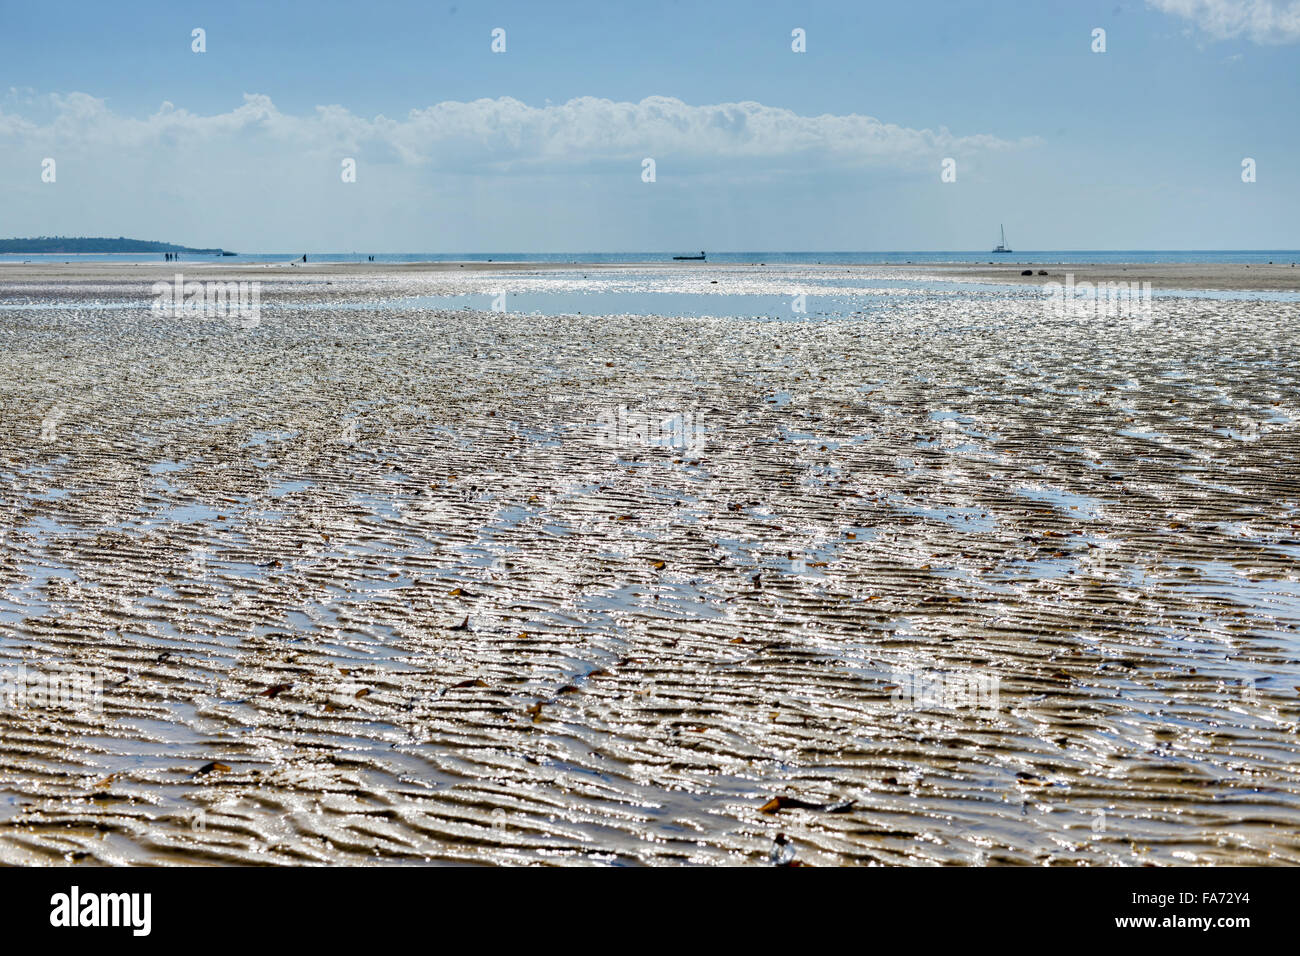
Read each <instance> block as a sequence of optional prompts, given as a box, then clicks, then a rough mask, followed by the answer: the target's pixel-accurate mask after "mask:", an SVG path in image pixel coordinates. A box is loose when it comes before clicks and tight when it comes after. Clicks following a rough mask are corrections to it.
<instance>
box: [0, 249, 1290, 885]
mask: <svg viewBox="0 0 1300 956" xmlns="http://www.w3.org/2000/svg"><path fill="white" fill-rule="evenodd" d="M119 268H120V269H121V270H122V272H123V273H124V272H125V270H126V268H128V267H119ZM101 271H103V270H102V269H101ZM141 271H142V270H139V269H137V270H136V274H135V275H132V276H131V277H130V279H131V281H132V282H134V283H135V285H134V286H128V285H121V286H120V287H115V286H114V283H119V284H120V283H123V282H125V280H124V279H123V278H121V274H112V272H111V270H109V272H108V273H106V275H107V278H93V277H92V278H86V277H84V276H82V277H80V278H77V277H75V276H74V277H72V278H69V279H66V280H65V279H62V278H57V276H58V271H57V269H55V268H52V267H46V273H45V274H44V275H42V274H40V273H39V271H36V272H31V273H24V275H23V276H22V277H21V279H22V281H19V277H17V276H16V275H15V274H11V273H3V274H0V282H2V283H3V284H0V305H3V304H4V303H5V302H9V303H10V304H13V303H15V302H18V301H24V302H26V301H29V300H30V301H31V302H33V303H34V304H37V305H39V304H41V303H45V304H47V305H48V303H51V302H54V303H65V304H64V305H60V306H58V307H53V308H37V307H33V308H10V309H7V310H4V311H0V343H2V344H3V348H2V349H0V471H3V475H4V482H3V485H2V486H0V487H2V489H3V490H2V492H0V512H2V514H0V535H2V537H0V669H9V670H10V671H12V670H13V669H14V668H17V667H19V666H23V667H25V668H26V670H27V672H28V673H29V674H40V673H48V672H49V671H51V670H56V669H60V668H62V669H64V670H66V671H68V672H69V673H74V674H81V675H86V674H90V675H97V676H99V677H102V679H103V685H102V687H103V689H102V700H101V701H100V702H99V703H100V705H101V706H95V705H94V703H93V702H92V703H90V704H87V705H84V706H75V707H71V708H68V707H57V706H39V705H36V704H33V702H32V701H26V702H25V703H24V704H23V705H22V706H16V707H11V708H9V709H3V708H0V739H2V743H0V861H4V862H16V863H39V862H60V861H65V860H72V861H87V862H99V863H123V862H172V863H175V862H186V863H223V862H225V863H250V862H267V863H284V864H302V863H325V862H341V863H364V862H376V863H400V862H413V861H426V860H428V861H469V862H494V863H505V862H509V863H537V862H551V863H570V862H598V861H617V862H633V863H638V862H639V863H684V862H689V863H767V862H769V861H770V860H772V859H776V860H777V861H780V862H786V861H789V860H790V859H791V856H790V854H791V853H792V852H793V854H794V857H793V859H794V861H795V862H800V863H806V864H813V865H826V864H842V863H872V862H878V863H1026V864H1038V863H1080V862H1086V863H1100V864H1109V863H1121V864H1144V863H1157V864H1174V863H1215V864H1227V863H1248V864H1259V863H1290V864H1295V863H1300V765H1298V764H1297V756H1298V752H1300V748H1298V747H1297V721H1298V720H1300V633H1298V632H1297V625H1300V583H1298V582H1300V575H1298V574H1297V556H1298V555H1300V536H1298V535H1297V528H1298V527H1300V481H1298V480H1297V477H1296V475H1297V471H1298V468H1297V461H1298V460H1300V454H1298V453H1300V441H1298V440H1297V423H1296V418H1297V416H1298V411H1297V410H1298V409H1300V392H1298V391H1297V387H1298V385H1300V371H1298V369H1297V363H1296V355H1295V335H1296V329H1295V327H1296V322H1297V318H1298V316H1297V306H1296V305H1295V304H1294V303H1281V302H1248V301H1213V300H1196V299H1176V300H1173V299H1169V300H1166V299H1160V300H1157V303H1156V307H1155V314H1154V316H1153V317H1152V319H1151V321H1149V322H1136V321H1133V320H1127V319H1118V320H1116V319H1110V320H1101V321H1081V322H1080V321H1062V320H1059V319H1051V318H1047V317H1045V316H1044V314H1043V310H1042V305H1041V301H1040V300H1039V299H1038V298H1037V297H1036V295H1035V294H1034V293H1033V292H1031V291H1028V290H1027V291H1026V292H1025V293H1023V294H1020V293H1014V294H1004V293H993V292H988V293H944V294H939V293H935V294H917V295H912V296H898V295H895V296H893V297H891V298H890V299H889V300H888V304H887V306H883V307H881V308H878V309H870V308H865V309H864V310H863V313H862V314H860V315H857V316H851V317H848V318H842V319H821V318H818V317H816V316H811V317H805V318H804V319H803V320H801V321H791V320H789V319H772V320H760V319H756V320H741V319H682V318H671V317H669V318H655V319H647V318H631V317H600V318H596V317H589V316H579V317H568V318H541V317H536V316H523V315H516V314H498V313H491V312H469V311H460V312H447V311H435V310H429V309H421V308H417V307H414V306H412V305H410V304H409V303H408V304H403V303H402V302H401V300H400V299H398V298H395V297H398V296H401V295H415V294H426V293H433V292H446V291H447V290H448V289H449V288H451V287H450V286H448V285H447V282H449V281H452V280H454V281H456V282H461V283H462V286H460V287H457V288H460V289H462V290H466V289H471V288H473V289H479V288H480V286H475V285H474V283H475V282H480V283H486V284H485V285H482V286H481V289H489V288H491V282H492V281H493V280H492V279H491V277H479V276H469V275H463V276H455V275H452V276H451V277H450V278H448V277H446V276H444V275H442V274H441V273H440V274H439V275H438V276H433V275H432V274H424V273H417V272H400V271H392V270H390V271H387V272H385V271H382V270H381V271H378V272H376V273H374V274H372V275H356V274H352V275H342V274H334V275H332V276H327V275H325V274H321V275H318V276H309V275H306V274H304V275H296V276H293V277H286V278H281V277H278V276H277V277H276V278H275V279H274V280H268V279H266V276H265V275H257V276H254V278H260V279H264V280H266V285H265V287H264V288H263V291H262V302H263V304H264V306H266V308H265V311H264V314H263V315H262V317H261V319H260V321H259V322H258V323H257V324H256V325H255V326H253V327H249V328H245V327H241V326H240V325H239V324H238V323H231V322H226V321H222V320H219V319H212V320H202V321H196V320H194V319H182V318H164V317H159V316H155V315H151V314H149V312H148V311H147V309H145V308H135V309H132V308H121V307H100V306H96V305H94V302H95V301H97V300H99V301H104V302H119V301H120V300H124V299H130V298H132V297H133V296H134V297H136V298H140V297H141V296H143V293H142V291H141V289H140V282H141V281H142V280H141V279H139V278H136V275H138V274H139V273H140V272H141ZM606 272H609V270H606ZM835 272H836V274H837V275H842V274H843V272H844V270H843V269H842V268H841V269H836V270H835ZM159 274H160V275H162V274H169V273H166V272H163V271H159ZM682 276H683V278H682V280H681V281H682V283H683V284H685V285H689V284H690V283H702V284H703V285H704V286H705V287H708V286H710V285H712V284H713V283H714V280H717V282H718V285H717V286H713V288H714V289H717V290H718V291H720V292H722V293H726V292H728V291H735V292H743V291H747V290H753V289H755V288H764V287H765V286H763V283H765V282H782V281H784V280H783V279H782V278H781V277H780V276H779V275H776V276H775V277H774V270H772V269H771V268H770V267H769V268H768V269H766V270H765V271H764V272H763V275H762V278H761V280H760V279H759V278H756V274H755V272H754V270H747V269H740V268H736V269H725V268H711V269H710V270H709V271H707V272H702V271H698V270H696V271H693V272H690V273H687V272H683V273H682ZM803 278H807V276H806V275H803V274H801V275H797V276H794V279H803ZM143 281H146V282H147V281H152V279H151V278H150V279H147V280H143ZM327 281H328V282H330V283H332V284H331V285H326V284H325V283H326V282H327ZM512 281H513V280H512ZM862 282H863V284H864V285H867V286H869V285H870V282H871V276H870V275H867V274H865V273H864V275H863V278H862ZM104 283H107V285H105V284H104ZM784 287H785V286H781V288H784ZM710 291H711V290H710ZM385 297H394V298H391V299H385ZM73 301H80V302H81V303H82V304H81V305H80V306H78V307H75V308H74V307H72V306H71V305H67V304H66V303H70V302H73ZM374 301H379V302H380V304H379V305H378V306H377V307H374V308H322V307H321V306H322V305H324V306H331V305H335V306H342V305H345V304H349V303H350V304H357V303H365V302H374ZM286 303H299V304H300V305H294V306H286ZM620 408H623V409H624V411H619V409H620ZM667 415H678V416H679V418H678V419H676V421H679V422H680V421H688V422H690V423H692V426H691V427H692V428H695V427H696V426H698V427H700V428H702V429H703V432H702V434H697V433H695V432H694V431H692V432H691V433H690V436H691V437H692V438H694V439H702V444H700V443H698V442H696V443H695V444H693V445H692V446H691V447H674V446H673V444H672V442H671V441H669V442H668V443H667V444H659V445H654V444H649V443H646V442H645V440H644V439H643V436H641V435H639V434H636V433H635V432H636V431H637V430H638V427H639V425H638V423H644V421H646V420H647V418H654V419H656V420H657V418H658V417H661V416H667ZM620 416H622V417H620ZM611 420H612V421H615V422H624V423H630V425H629V429H628V431H622V430H618V429H614V430H611V429H610V428H608V427H607V426H608V424H609V422H610V421H611ZM936 687H939V688H946V689H948V691H950V693H946V694H935V693H933V690H934V688H936ZM969 687H979V688H981V689H982V692H981V693H980V694H979V695H978V697H977V698H976V697H972V696H969V695H966V694H964V693H963V690H962V689H963V688H969ZM954 689H955V692H953V691H954ZM990 691H991V693H990ZM774 798H785V799H784V800H776V802H775V803H774V802H772V801H773V799H774ZM777 834H783V840H784V841H785V843H784V845H782V844H778V843H777V842H776V836H777Z"/></svg>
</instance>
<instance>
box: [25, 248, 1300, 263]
mask: <svg viewBox="0 0 1300 956" xmlns="http://www.w3.org/2000/svg"><path fill="white" fill-rule="evenodd" d="M698 253H699V250H684V251H673V252H387V253H379V252H366V251H364V250H363V251H359V252H330V253H315V252H307V253H306V255H307V260H308V262H367V261H369V257H370V256H371V255H373V256H374V257H375V258H374V261H375V262H376V263H391V264H396V263H409V262H536V263H538V264H554V263H560V264H564V263H602V264H608V265H620V264H628V265H635V264H643V263H671V262H673V261H674V260H673V257H674V256H680V255H698ZM303 254H304V253H303V252H302V251H298V252H252V253H240V254H237V255H234V256H211V255H205V256H200V255H186V254H183V253H182V254H181V257H180V259H179V260H177V261H179V262H210V261H212V260H214V259H217V260H220V261H224V262H228V263H231V264H238V263H241V262H286V261H290V260H294V259H301V258H302V256H303ZM15 261H17V262H60V261H63V262H74V261H75V262H161V261H163V257H162V254H161V253H157V252H150V253H86V254H76V255H74V254H68V253H40V254H33V253H5V254H0V264H3V263H6V262H9V263H12V262H15ZM708 261H709V262H711V263H715V264H717V263H722V264H727V263H734V264H749V263H769V264H785V265H899V264H907V263H912V264H927V263H933V264H941V263H954V264H957V263H984V262H1006V263H1016V264H1021V263H1023V264H1026V265H1030V264H1034V265H1037V264H1041V265H1052V264H1060V263H1097V264H1106V263H1111V262H1147V263H1161V262H1186V263H1198V262H1204V263H1242V264H1255V263H1261V264H1264V263H1268V262H1300V250H1296V249H1230V250H1223V249H1217V250H1216V249H1199V250H1197V249H1190V250H1189V249H1165V250H1151V249H1120V250H1114V249H1108V250H1101V249H1047V250H1026V251H1024V252H1021V251H1014V252H1012V253H1010V254H1005V255H1004V254H994V253H991V252H907V251H897V252H709V253H708ZM687 264H689V263H687Z"/></svg>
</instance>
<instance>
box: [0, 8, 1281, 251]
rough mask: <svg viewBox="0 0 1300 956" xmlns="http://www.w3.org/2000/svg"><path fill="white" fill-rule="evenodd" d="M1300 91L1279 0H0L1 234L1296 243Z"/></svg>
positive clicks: (226, 242) (973, 245) (488, 240)
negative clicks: (1246, 164) (499, 34)
mask: <svg viewBox="0 0 1300 956" xmlns="http://www.w3.org/2000/svg"><path fill="white" fill-rule="evenodd" d="M196 29H201V30H202V31H203V35H202V36H203V46H204V47H205V49H204V51H203V52H196V51H195V50H194V47H195V45H196V40H195V38H194V31H195V30H196ZM495 30H501V31H504V37H503V39H504V50H503V51H502V52H494V50H493V43H494V39H493V31H495ZM795 30H801V31H803V37H804V47H805V49H804V51H803V52H796V51H795V49H794V48H793V47H794V46H796V45H797V42H796V39H795V38H794V37H793V35H792V34H793V31H795ZM1096 30H1104V31H1105V34H1104V45H1105V49H1104V52H1095V51H1094V49H1093V48H1094V46H1096V45H1097V42H1098V41H1097V39H1096V37H1095V31H1096ZM497 45H498V46H501V45H502V44H501V43H500V42H499V41H498V43H497ZM1298 117H1300V0H1109V2H1091V0H1060V2H1057V0H1024V2H1012V0H992V2H977V0H951V2H942V0H909V2H905V3H899V2H897V0H891V2H874V0H801V2H797V3H779V2H764V0H746V2H723V0H719V2H710V0H655V2H653V3H634V2H623V0H600V2H590V3H588V2H567V0H553V2H552V0H548V2H540V0H527V2H520V3H504V2H485V3H475V2H469V0H454V2H447V0H441V2H423V3H421V2H403V0H366V2H364V3H360V2H354V0H349V2H338V0H312V2H293V0H285V2H270V3H268V2H264V0H221V2H212V3H186V2H183V0H174V2H166V3H160V2H152V3H135V2H132V0H115V2H114V3H111V4H109V3H103V2H102V0H94V2H78V0H72V2H65V3H59V4H58V5H57V6H54V5H50V4H42V3H31V2H27V0H0V237H16V236H38V235H86V236H119V235H123V236H129V237H133V238H140V239H155V240H162V241H169V242H177V243H181V244H184V245H189V246H199V247H213V246H220V247H222V248H226V249H233V250H238V251H241V252H290V253H298V252H307V253H311V252H315V253H325V252H362V253H371V252H373V253H382V252H439V253H454V252H628V251H695V250H699V249H708V250H713V251H750V250H754V251H768V250H785V251H830V250H853V251H882V252H883V251H898V250H916V251H921V250H979V249H986V248H991V247H992V245H993V244H994V243H995V242H996V240H997V238H998V227H999V225H1000V224H1005V226H1006V230H1007V239H1008V242H1009V244H1010V245H1012V246H1013V247H1014V248H1016V249H1018V250H1025V251H1029V250H1056V249H1062V250H1069V249H1087V250H1096V249H1117V250H1130V249H1296V248H1297V247H1300V120H1298ZM647 159H651V160H653V173H654V175H653V181H647V177H648V174H649V170H648V169H647V167H646V164H645V160H647ZM1246 159H1251V160H1254V181H1253V182H1244V181H1243V165H1242V164H1243V161H1244V160H1246ZM48 160H53V165H52V168H51V165H50V164H49V163H48V162H47V161H48ZM348 160H351V161H353V162H354V164H355V181H345V179H346V178H347V177H346V175H345V173H346V171H347V170H346V161H348ZM946 160H951V161H952V162H951V164H950V165H949V166H948V167H947V168H949V169H950V170H952V171H953V173H950V175H949V176H948V177H947V178H948V179H949V180H951V181H945V177H944V170H945V161H946ZM51 174H52V175H51ZM51 178H52V179H53V181H48V180H49V179H51Z"/></svg>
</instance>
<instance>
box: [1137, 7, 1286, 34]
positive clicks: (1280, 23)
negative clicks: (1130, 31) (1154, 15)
mask: <svg viewBox="0 0 1300 956" xmlns="http://www.w3.org/2000/svg"><path fill="white" fill-rule="evenodd" d="M1147 3H1148V5H1150V6H1152V7H1155V8H1156V9H1157V10H1161V11H1163V12H1164V13H1170V14H1173V15H1174V16H1178V17H1183V18H1184V19H1186V20H1191V21H1192V22H1193V23H1195V24H1196V25H1197V26H1198V27H1200V29H1201V30H1202V31H1204V32H1205V33H1207V34H1209V35H1210V36H1211V37H1213V38H1215V39H1216V40H1230V39H1235V38H1236V37H1241V36H1244V37H1247V38H1249V39H1251V40H1253V41H1254V42H1255V43H1260V44H1265V43H1295V42H1297V41H1300V0H1147Z"/></svg>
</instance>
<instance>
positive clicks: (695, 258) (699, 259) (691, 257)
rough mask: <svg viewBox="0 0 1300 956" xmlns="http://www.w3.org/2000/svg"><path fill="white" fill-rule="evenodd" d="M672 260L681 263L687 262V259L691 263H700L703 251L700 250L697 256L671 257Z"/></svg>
mask: <svg viewBox="0 0 1300 956" xmlns="http://www.w3.org/2000/svg"><path fill="white" fill-rule="evenodd" d="M673 258H674V259H676V260H677V261H678V262H681V261H683V260H687V259H689V260H690V261H691V262H700V261H703V259H704V250H703V249H701V250H700V254H699V255H698V256H673Z"/></svg>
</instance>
